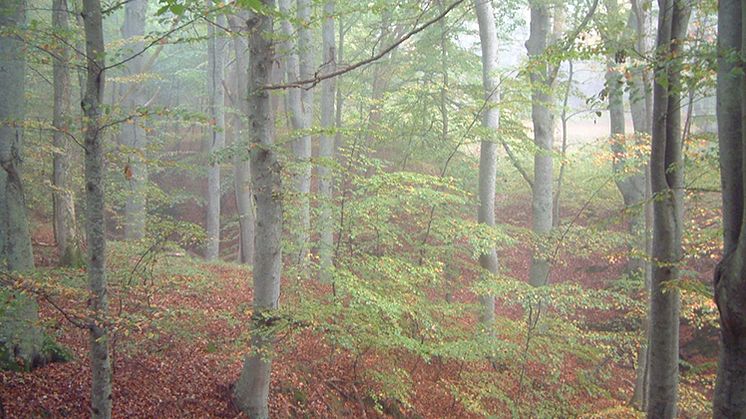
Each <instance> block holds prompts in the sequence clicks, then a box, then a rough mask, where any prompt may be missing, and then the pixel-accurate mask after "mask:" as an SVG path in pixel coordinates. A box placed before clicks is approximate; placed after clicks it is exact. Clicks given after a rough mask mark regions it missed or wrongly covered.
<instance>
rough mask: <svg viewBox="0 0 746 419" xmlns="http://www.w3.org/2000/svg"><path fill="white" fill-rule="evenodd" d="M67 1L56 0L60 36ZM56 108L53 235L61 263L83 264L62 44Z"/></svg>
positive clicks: (55, 71) (55, 67)
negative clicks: (72, 178) (72, 174)
mask: <svg viewBox="0 0 746 419" xmlns="http://www.w3.org/2000/svg"><path fill="white" fill-rule="evenodd" d="M69 13H70V12H69V10H68V7H67V0H53V2H52V25H53V26H54V29H55V30H56V31H58V32H60V35H61V36H67V35H68V33H69V24H68V14H69ZM52 79H53V82H52V83H53V85H54V108H53V110H52V113H53V116H52V125H53V126H54V133H53V134H52V143H53V145H54V155H53V159H54V162H53V169H52V188H53V189H52V206H53V212H54V217H53V220H52V225H53V226H54V238H55V241H56V242H57V251H58V253H59V257H60V264H61V265H63V266H64V265H73V266H75V265H81V264H82V263H83V255H82V254H81V249H80V245H81V243H80V242H81V240H80V236H79V234H78V225H77V219H76V215H75V199H74V198H75V197H74V195H73V192H72V182H71V176H70V173H69V172H70V170H71V169H72V168H71V165H70V155H71V153H72V152H73V151H74V149H73V148H71V144H70V143H71V141H70V137H69V136H70V135H71V133H70V128H71V127H70V121H71V118H72V115H71V113H70V94H71V92H70V47H69V46H67V45H65V44H61V45H60V47H59V52H58V54H57V56H56V58H55V60H54V62H53V64H52Z"/></svg>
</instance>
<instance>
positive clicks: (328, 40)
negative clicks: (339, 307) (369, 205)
mask: <svg viewBox="0 0 746 419" xmlns="http://www.w3.org/2000/svg"><path fill="white" fill-rule="evenodd" d="M334 5H335V1H334V0H328V1H327V2H326V3H324V21H323V24H322V27H321V39H322V42H321V44H322V71H323V72H325V73H329V72H332V71H334V70H335V69H336V67H337V61H336V59H337V57H336V56H337V44H336V39H335V34H336V33H335V30H334ZM335 89H336V80H335V78H330V79H326V80H323V81H322V82H321V129H322V130H323V133H322V134H321V136H320V138H319V157H320V158H321V159H322V161H321V164H320V165H319V167H318V173H319V196H320V200H321V202H320V203H319V206H320V208H321V211H320V213H319V235H320V237H319V279H320V280H321V281H323V282H329V281H330V280H331V268H332V255H333V252H334V235H333V231H334V215H333V208H334V203H333V202H332V196H333V192H332V188H333V185H334V182H333V179H332V170H331V168H330V167H331V162H332V161H333V160H334V134H333V133H332V132H331V131H332V129H333V128H334V124H335V113H334V95H335Z"/></svg>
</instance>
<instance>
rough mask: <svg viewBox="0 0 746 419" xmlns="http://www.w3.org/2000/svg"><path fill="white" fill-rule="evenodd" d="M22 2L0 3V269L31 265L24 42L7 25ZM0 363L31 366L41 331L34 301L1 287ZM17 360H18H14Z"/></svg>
mask: <svg viewBox="0 0 746 419" xmlns="http://www.w3.org/2000/svg"><path fill="white" fill-rule="evenodd" d="M25 12H26V2H25V1H24V0H12V1H6V2H4V3H3V4H2V5H0V91H2V92H3V100H0V166H2V170H0V272H16V271H20V272H23V271H28V270H31V269H33V268H34V256H33V253H32V250H31V236H30V234H29V226H28V220H27V218H26V202H25V198H24V195H23V183H22V180H21V155H22V141H23V119H24V117H25V115H24V107H25V99H24V87H25V73H26V61H25V57H24V48H25V47H24V44H23V41H21V40H20V38H19V37H17V36H15V35H13V34H12V31H14V30H17V29H19V28H22V27H23V26H24V25H25V22H26V14H25ZM0 313H2V319H1V320H2V321H0V368H3V369H5V368H13V369H15V368H20V367H23V368H26V369H30V368H32V367H34V366H35V365H37V364H39V363H40V362H39V361H40V360H41V350H42V333H41V331H40V329H39V327H38V324H37V323H38V320H39V313H38V307H37V305H36V301H35V300H34V299H33V298H31V297H29V296H27V295H25V294H22V293H18V292H16V291H14V290H12V289H0ZM19 360H20V361H21V362H18V361H19Z"/></svg>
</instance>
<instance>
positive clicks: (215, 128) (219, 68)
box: [205, 0, 226, 260]
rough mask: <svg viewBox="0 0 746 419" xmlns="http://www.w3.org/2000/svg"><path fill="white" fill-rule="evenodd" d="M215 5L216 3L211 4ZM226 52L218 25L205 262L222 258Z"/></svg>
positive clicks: (211, 66) (210, 56)
mask: <svg viewBox="0 0 746 419" xmlns="http://www.w3.org/2000/svg"><path fill="white" fill-rule="evenodd" d="M208 4H212V0H208ZM215 20H216V25H217V26H218V27H219V28H224V27H225V26H226V18H225V15H224V14H222V13H219V14H218V15H217V16H216V18H215ZM225 49H226V39H225V37H223V36H220V34H218V33H217V30H216V28H215V25H208V26H207V94H208V97H209V101H210V102H209V108H210V118H211V124H210V135H209V137H208V138H207V146H208V153H209V163H208V167H207V214H206V218H207V220H206V224H207V243H206V246H205V259H207V260H216V259H218V257H219V256H220V197H221V195H222V194H221V189H220V158H219V157H218V153H219V152H220V151H221V150H222V149H223V148H224V147H225V90H223V83H224V82H225Z"/></svg>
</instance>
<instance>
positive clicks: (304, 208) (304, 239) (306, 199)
mask: <svg viewBox="0 0 746 419" xmlns="http://www.w3.org/2000/svg"><path fill="white" fill-rule="evenodd" d="M297 7H298V25H299V27H298V70H299V72H298V75H299V76H300V78H301V80H307V79H310V78H312V77H313V73H314V71H315V70H316V66H315V65H314V55H315V54H314V52H315V50H314V48H313V37H312V31H311V0H297ZM300 100H301V127H300V128H301V129H303V130H304V131H305V132H304V134H303V135H302V136H301V137H300V138H298V139H297V140H296V141H295V142H294V143H293V150H294V151H295V157H296V158H297V159H298V164H299V167H298V172H297V174H296V177H295V184H296V188H297V189H296V191H297V193H298V198H299V205H298V211H299V221H300V226H299V228H298V230H297V237H296V245H297V251H298V253H297V254H298V264H299V267H300V270H301V275H303V276H306V275H307V273H308V272H307V270H308V262H309V260H308V257H309V254H310V253H309V249H310V232H311V206H310V194H311V170H312V166H311V135H310V134H308V130H310V129H311V126H312V125H313V90H311V89H301V90H300Z"/></svg>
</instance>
